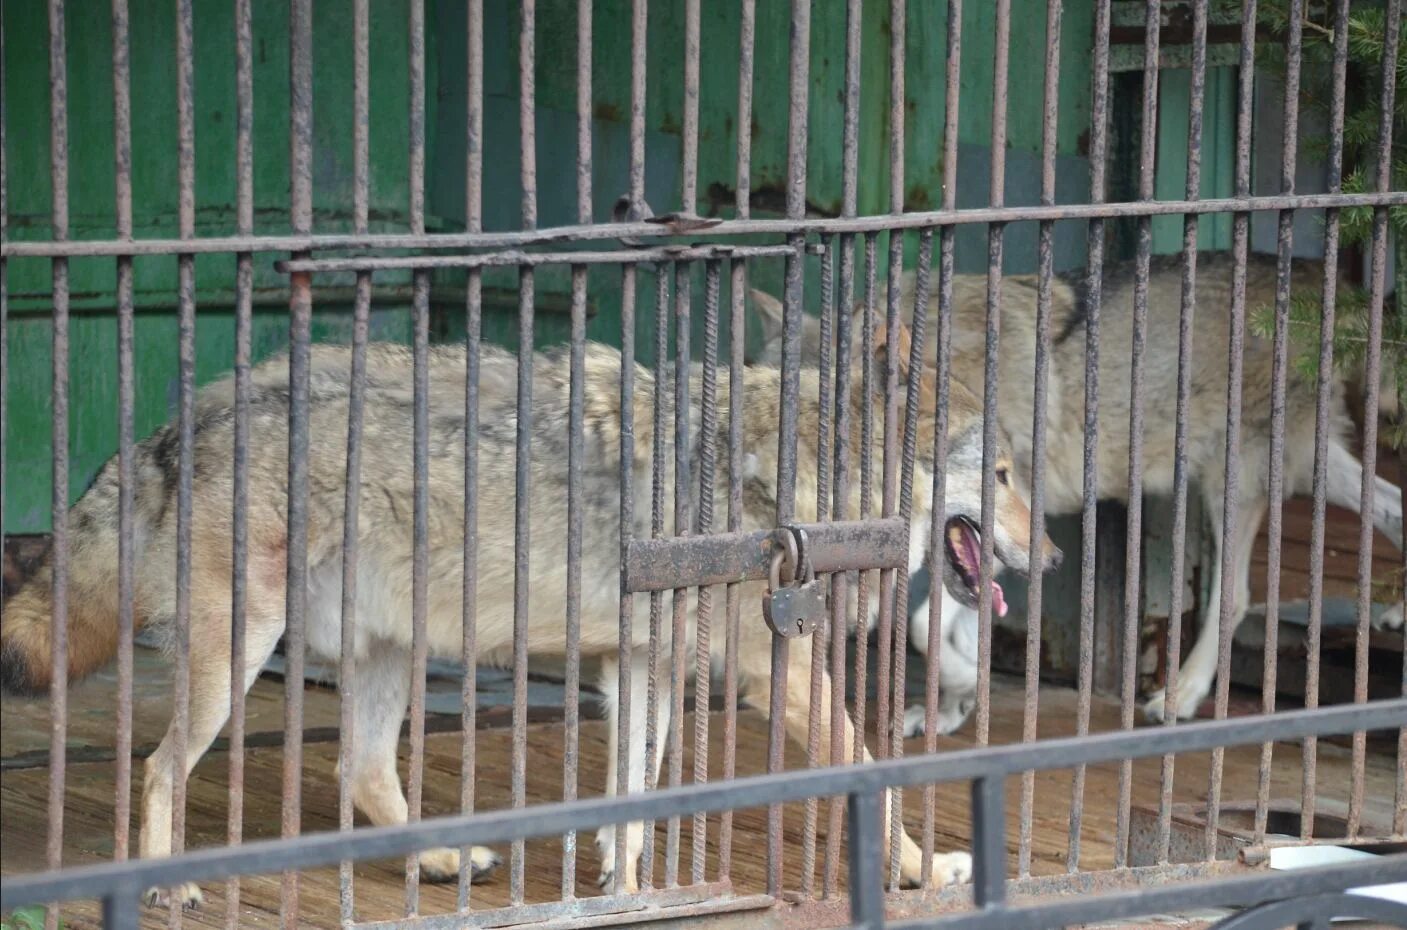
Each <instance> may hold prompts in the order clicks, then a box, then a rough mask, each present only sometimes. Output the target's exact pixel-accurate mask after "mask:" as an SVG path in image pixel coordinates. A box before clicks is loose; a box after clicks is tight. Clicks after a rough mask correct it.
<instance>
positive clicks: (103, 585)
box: [0, 452, 146, 695]
mask: <svg viewBox="0 0 1407 930" xmlns="http://www.w3.org/2000/svg"><path fill="white" fill-rule="evenodd" d="M141 454H142V453H141V452H139V453H138V455H139V456H140V455H141ZM141 484H142V482H139V483H138V487H139V488H140V486H141ZM133 511H134V514H133V517H134V520H135V521H138V522H140V521H142V519H143V518H142V508H141V506H140V505H139V504H138V505H137V506H134V507H133ZM117 516H118V480H117V460H116V458H114V459H113V460H112V461H110V462H108V464H107V465H106V466H105V467H104V468H103V470H102V472H101V473H100V474H99V475H98V479H97V481H95V482H94V483H93V486H92V487H91V488H89V489H88V491H87V492H86V493H85V494H84V495H83V497H82V498H80V499H79V501H78V503H77V504H75V505H74V506H73V508H72V509H71V510H70V511H69V517H68V526H69V559H68V583H67V585H66V589H67V592H68V597H67V609H66V616H67V640H68V648H67V653H68V663H67V666H68V680H69V681H70V682H76V681H78V680H80V679H82V678H84V677H86V676H88V675H90V674H92V673H93V672H95V671H97V670H98V669H99V668H102V667H103V666H104V665H106V664H107V662H108V661H109V660H110V659H111V658H112V657H113V655H114V653H116V652H117V637H118V618H117V612H118V584H117V573H118V532H117V528H118V522H117ZM145 535H146V533H145V532H143V531H142V529H141V528H140V527H138V528H137V531H136V532H134V533H133V539H134V540H140V539H142V538H143V537H144V536H145ZM133 558H134V564H137V563H136V561H135V560H137V559H139V558H140V553H134V554H133ZM53 581H54V579H53V552H52V550H51V551H50V552H48V553H46V554H45V555H44V557H43V560H42V561H41V562H40V564H39V567H38V569H37V570H36V571H35V572H34V573H33V574H32V575H31V576H30V577H29V579H28V580H26V581H25V582H24V583H23V584H22V585H21V586H20V588H19V590H18V591H16V592H15V594H14V596H13V597H11V598H10V599H9V602H8V603H6V604H5V605H4V616H3V618H0V688H3V690H4V691H6V692H9V693H13V694H28V695H38V694H42V693H45V692H47V690H48V688H49V686H50V684H51V682H52V681H53V677H54V674H53V649H54V625H53V616H54V587H53ZM137 623H138V624H140V619H138V620H137Z"/></svg>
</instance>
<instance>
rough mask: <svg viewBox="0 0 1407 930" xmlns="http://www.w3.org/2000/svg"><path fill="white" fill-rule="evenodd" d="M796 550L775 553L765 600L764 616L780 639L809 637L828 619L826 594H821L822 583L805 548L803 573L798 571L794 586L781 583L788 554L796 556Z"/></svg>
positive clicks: (778, 550)
mask: <svg viewBox="0 0 1407 930" xmlns="http://www.w3.org/2000/svg"><path fill="white" fill-rule="evenodd" d="M797 549H798V547H796V546H794V545H789V546H787V547H786V548H785V549H782V548H778V549H777V551H776V553H775V554H773V556H772V568H771V571H770V573H769V574H768V577H767V594H766V595H765V596H764V597H763V598H762V616H763V617H764V618H765V619H766V621H767V626H768V627H770V628H771V630H772V632H773V633H776V634H777V635H778V636H785V637H793V636H809V635H810V634H812V633H814V632H815V631H816V627H817V626H818V625H819V624H820V623H821V621H822V620H824V619H825V616H826V598H825V594H824V593H822V591H821V583H820V582H819V581H817V580H816V573H815V572H814V571H813V570H812V568H811V561H810V559H808V558H806V556H805V555H804V552H805V550H804V548H801V550H800V551H801V553H802V554H801V555H800V556H799V557H800V560H801V562H802V565H801V566H800V571H795V576H794V578H793V580H792V581H791V583H789V584H787V585H783V584H782V579H781V573H782V563H783V561H785V555H788V554H792V553H795V552H797ZM794 569H795V566H794Z"/></svg>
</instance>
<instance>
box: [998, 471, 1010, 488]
mask: <svg viewBox="0 0 1407 930" xmlns="http://www.w3.org/2000/svg"><path fill="white" fill-rule="evenodd" d="M997 482H998V483H999V484H1003V485H1007V484H1010V483H1011V476H1010V475H1008V474H1007V471H1006V469H1005V468H998V469H997Z"/></svg>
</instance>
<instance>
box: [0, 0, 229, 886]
mask: <svg viewBox="0 0 1407 930" xmlns="http://www.w3.org/2000/svg"><path fill="white" fill-rule="evenodd" d="M112 117H113V118H112V124H113V174H114V193H115V198H114V199H115V204H114V206H115V208H116V209H115V211H114V212H115V213H116V220H117V223H116V226H117V235H118V236H119V237H125V238H131V236H132V66H131V55H130V20H129V16H128V10H127V2H126V0H113V4H112ZM132 314H133V284H132V259H131V258H129V257H119V258H118V259H117V434H118V440H117V493H118V502H117V545H118V555H117V563H118V567H117V589H118V590H117V740H116V746H115V749H114V754H115V755H116V766H115V768H116V771H115V772H114V773H113V782H114V785H115V797H114V803H113V821H114V831H113V849H112V858H113V859H114V860H115V861H117V862H122V861H124V860H126V859H127V857H128V856H129V855H130V845H129V844H130V841H131V823H132V681H133V671H132V668H133V636H134V632H135V626H134V618H133V609H132V597H133V591H134V584H133V564H132V561H133V557H134V553H133V548H132V540H133V526H132V442H133V418H134V412H133V407H134V401H133V381H132V343H133V319H132ZM4 422H6V421H5V419H4V417H3V415H0V423H4ZM3 538H4V537H3V534H0V539H3ZM231 803H232V804H233V803H235V802H234V799H233V798H231Z"/></svg>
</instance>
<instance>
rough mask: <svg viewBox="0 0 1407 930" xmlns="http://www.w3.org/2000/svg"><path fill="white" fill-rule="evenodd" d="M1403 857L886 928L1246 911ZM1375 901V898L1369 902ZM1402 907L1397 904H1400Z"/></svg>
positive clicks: (951, 929) (1015, 929)
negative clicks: (1231, 909) (1191, 906)
mask: <svg viewBox="0 0 1407 930" xmlns="http://www.w3.org/2000/svg"><path fill="white" fill-rule="evenodd" d="M1404 869H1407V854H1403V853H1397V854H1395V855H1391V856H1377V857H1375V858H1374V859H1372V860H1360V861H1358V862H1352V863H1348V864H1346V865H1333V866H1323V867H1320V868H1315V869H1304V870H1302V871H1301V870H1295V871H1292V872H1270V871H1266V872H1260V873H1256V874H1252V875H1245V876H1239V875H1238V876H1228V877H1225V878H1215V879H1211V880H1209V881H1202V882H1186V883H1169V884H1167V885H1164V886H1162V887H1159V888H1140V889H1138V890H1137V891H1121V892H1116V893H1113V894H1105V895H1078V896H1072V897H1070V898H1066V899H1055V900H1050V899H1046V900H1042V901H1040V902H1039V903H1037V904H1031V905H1026V906H1023V907H1012V908H993V909H990V910H986V911H972V912H969V913H966V914H954V915H952V916H948V917H925V918H918V919H915V920H903V921H897V922H895V923H893V924H890V925H889V926H890V927H891V930H926V928H929V927H931V928H933V930H1045V928H1047V927H1067V926H1084V925H1089V924H1099V923H1109V922H1113V921H1117V920H1123V919H1126V918H1131V917H1139V916H1143V915H1146V914H1158V913H1172V912H1177V911H1186V910H1187V908H1188V906H1189V904H1194V905H1195V906H1196V908H1197V909H1198V910H1202V909H1205V908H1212V907H1250V906H1253V905H1256V904H1262V903H1265V902H1267V901H1280V900H1285V899H1288V898H1299V897H1305V896H1308V895H1315V894H1323V893H1325V892H1331V891H1343V890H1346V889H1348V888H1356V887H1363V886H1368V885H1377V884H1384V883H1386V882H1391V881H1398V880H1400V879H1401V877H1402V874H1403V870H1404ZM1369 900H1373V899H1369ZM1398 906H1399V907H1400V905H1398Z"/></svg>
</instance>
